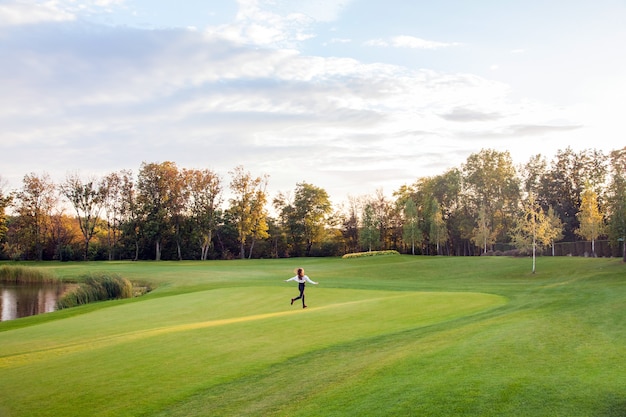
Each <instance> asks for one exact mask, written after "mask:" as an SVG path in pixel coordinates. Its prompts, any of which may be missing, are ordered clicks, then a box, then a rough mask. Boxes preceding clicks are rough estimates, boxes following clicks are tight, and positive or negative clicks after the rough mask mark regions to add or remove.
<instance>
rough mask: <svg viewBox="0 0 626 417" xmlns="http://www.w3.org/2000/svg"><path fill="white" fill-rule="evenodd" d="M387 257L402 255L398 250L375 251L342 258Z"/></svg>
mask: <svg viewBox="0 0 626 417" xmlns="http://www.w3.org/2000/svg"><path fill="white" fill-rule="evenodd" d="M385 255H400V252H398V251H397V250H375V251H369V252H355V253H346V254H345V255H343V256H342V257H341V258H342V259H349V258H362V257H365V256H385Z"/></svg>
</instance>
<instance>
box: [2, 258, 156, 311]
mask: <svg viewBox="0 0 626 417" xmlns="http://www.w3.org/2000/svg"><path fill="white" fill-rule="evenodd" d="M0 283H5V284H18V285H29V284H31V285H32V284H44V285H45V284H52V285H53V284H59V285H61V284H63V285H68V287H67V288H68V289H67V291H66V292H65V293H64V294H63V295H62V296H61V297H60V298H59V299H58V300H57V303H56V309H57V310H62V309H65V308H71V307H77V306H80V305H84V304H89V303H94V302H97V301H107V300H118V299H123V298H133V297H137V296H141V295H143V294H145V293H147V292H149V291H150V290H151V288H150V286H149V285H142V286H135V285H134V284H133V283H132V282H131V281H130V280H128V279H126V278H123V277H121V276H120V275H117V274H107V273H93V274H87V275H83V276H79V277H77V279H76V280H72V281H66V280H63V279H60V278H58V277H56V276H55V275H53V274H51V273H50V272H48V271H43V270H41V269H38V268H32V267H26V266H22V265H0Z"/></svg>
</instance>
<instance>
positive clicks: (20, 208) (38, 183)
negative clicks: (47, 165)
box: [13, 173, 58, 261]
mask: <svg viewBox="0 0 626 417" xmlns="http://www.w3.org/2000/svg"><path fill="white" fill-rule="evenodd" d="M57 202H58V196H57V192H56V185H55V184H54V182H52V180H51V179H50V176H49V175H48V174H47V173H44V174H42V175H37V174H35V173H31V174H27V175H25V176H24V179H23V186H22V189H21V190H19V191H17V192H16V193H15V199H14V205H13V207H14V208H15V211H16V213H17V216H18V221H17V223H18V224H17V229H18V230H17V234H18V236H17V237H16V241H15V242H14V243H15V246H14V249H13V250H14V251H17V252H18V253H22V251H24V252H26V253H28V252H30V251H31V250H33V251H34V254H35V259H37V260H40V261H41V260H42V259H43V251H44V247H45V246H46V243H47V240H48V239H49V238H50V218H51V216H52V210H53V209H54V208H55V207H56V205H57ZM13 256H14V257H16V256H17V254H16V253H14V254H13Z"/></svg>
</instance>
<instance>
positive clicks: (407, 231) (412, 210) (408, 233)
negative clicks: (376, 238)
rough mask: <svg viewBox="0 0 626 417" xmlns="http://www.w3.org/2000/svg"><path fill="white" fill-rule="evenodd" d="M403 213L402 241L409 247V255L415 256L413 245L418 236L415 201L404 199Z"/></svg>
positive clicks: (417, 216)
mask: <svg viewBox="0 0 626 417" xmlns="http://www.w3.org/2000/svg"><path fill="white" fill-rule="evenodd" d="M403 213H404V224H403V227H402V231H403V233H402V239H403V240H404V242H406V243H407V244H409V245H410V246H411V254H412V255H415V243H416V242H417V239H418V236H419V215H418V213H417V206H416V205H415V201H413V199H412V198H407V199H406V201H405V203H404V210H403Z"/></svg>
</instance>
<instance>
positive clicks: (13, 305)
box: [0, 283, 66, 321]
mask: <svg viewBox="0 0 626 417" xmlns="http://www.w3.org/2000/svg"><path fill="white" fill-rule="evenodd" d="M65 289H66V286H65V285H62V284H18V285H16V284H3V283H0V321H7V320H14V319H19V318H20V317H27V316H34V315H36V314H42V313H50V312H52V311H54V310H56V302H57V300H58V299H59V297H60V296H61V295H63V293H64V292H65Z"/></svg>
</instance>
